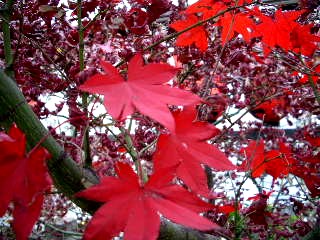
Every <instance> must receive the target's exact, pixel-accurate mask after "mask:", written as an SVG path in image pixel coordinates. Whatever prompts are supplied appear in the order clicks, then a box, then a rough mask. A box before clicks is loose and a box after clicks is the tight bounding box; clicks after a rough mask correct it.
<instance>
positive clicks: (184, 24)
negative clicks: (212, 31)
mask: <svg viewBox="0 0 320 240" xmlns="http://www.w3.org/2000/svg"><path fill="white" fill-rule="evenodd" d="M185 17H186V19H185V20H178V21H175V22H174V23H172V24H170V27H171V28H173V29H174V30H176V31H178V32H179V31H182V30H185V29H186V28H188V27H190V26H192V25H193V24H195V23H197V22H199V19H198V17H196V16H194V15H186V16H185ZM193 43H194V44H195V46H196V47H197V48H198V49H199V50H200V51H202V52H205V51H206V50H207V48H208V37H207V32H206V30H205V28H204V27H203V26H198V27H194V28H192V29H190V30H188V31H187V32H185V33H182V34H181V35H179V37H178V38H177V41H176V46H179V47H186V46H190V45H192V44H193Z"/></svg>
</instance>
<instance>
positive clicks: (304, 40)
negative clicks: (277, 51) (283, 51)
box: [290, 24, 320, 57]
mask: <svg viewBox="0 0 320 240" xmlns="http://www.w3.org/2000/svg"><path fill="white" fill-rule="evenodd" d="M312 26H313V25H311V24H309V25H300V24H298V25H297V26H295V27H294V28H293V29H292V32H291V35H290V40H291V43H292V49H293V51H295V52H297V53H301V54H303V55H305V56H309V57H311V56H312V54H313V53H314V51H315V50H316V49H317V45H316V42H320V37H318V36H315V35H313V34H311V33H310V32H311V28H312Z"/></svg>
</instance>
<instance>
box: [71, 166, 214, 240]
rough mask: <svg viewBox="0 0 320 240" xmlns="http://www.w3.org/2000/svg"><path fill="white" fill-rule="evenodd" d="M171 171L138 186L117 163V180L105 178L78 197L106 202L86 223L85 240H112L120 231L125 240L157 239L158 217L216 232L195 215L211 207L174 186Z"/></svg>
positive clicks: (134, 177)
mask: <svg viewBox="0 0 320 240" xmlns="http://www.w3.org/2000/svg"><path fill="white" fill-rule="evenodd" d="M173 170H174V169H163V170H161V171H158V172H157V171H156V172H155V173H154V174H153V175H152V176H151V177H150V179H149V181H148V182H147V183H145V184H141V183H140V182H139V179H138V176H137V175H136V174H135V173H134V171H133V170H132V168H131V167H130V166H129V165H127V164H123V163H118V164H117V166H116V171H117V175H118V178H115V177H105V178H103V179H102V180H101V183H99V184H98V185H95V186H93V187H91V188H89V189H87V190H84V191H82V192H80V193H78V194H77V196H78V197H84V198H87V199H90V200H94V201H99V202H105V204H103V206H102V207H101V208H100V209H99V210H98V211H97V212H96V213H95V214H94V216H93V218H92V220H91V221H90V222H89V224H88V226H87V228H86V231H85V234H84V239H95V240H100V239H101V240H102V239H103V240H104V239H111V238H113V237H115V236H117V235H118V234H119V233H120V232H121V231H123V232H124V239H128V240H129V239H135V240H140V239H141V240H152V239H156V238H157V236H158V232H159V228H160V216H159V214H161V215H162V216H164V217H166V218H168V219H170V220H171V221H173V222H176V223H179V224H182V225H185V226H187V227H191V228H196V229H199V230H209V229H214V228H218V227H219V226H218V225H216V224H214V223H212V222H210V221H209V220H208V219H205V218H203V217H201V216H199V214H198V213H200V212H204V211H207V210H209V209H210V208H212V205H210V204H208V203H206V202H203V201H202V200H200V199H199V198H197V197H196V196H195V195H193V194H191V193H190V192H188V191H187V190H186V189H184V188H183V187H181V186H178V185H175V184H173V183H172V179H173V177H174V174H173V172H174V171H173Z"/></svg>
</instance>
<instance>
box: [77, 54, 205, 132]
mask: <svg viewBox="0 0 320 240" xmlns="http://www.w3.org/2000/svg"><path fill="white" fill-rule="evenodd" d="M101 65H102V67H103V70H104V72H105V73H104V74H96V75H94V76H92V77H90V78H89V79H88V80H87V81H86V82H85V83H84V84H83V85H81V86H80V89H81V90H83V91H87V92H90V93H98V94H102V95H104V105H105V107H106V109H107V110H108V112H109V113H110V115H111V116H112V117H113V118H116V119H120V120H122V119H124V118H125V117H126V116H128V115H130V114H132V113H134V112H135V110H136V109H137V110H138V111H139V112H140V113H142V114H144V115H147V116H149V117H150V118H152V119H153V120H155V121H158V122H159V123H161V124H162V125H164V126H165V127H167V128H168V129H169V130H173V129H174V127H175V126H174V120H173V117H172V115H171V113H170V111H169V109H168V107H167V104H172V105H188V104H194V103H196V102H198V101H199V100H200V99H199V97H197V96H196V95H193V94H192V93H190V92H187V91H183V90H181V89H178V88H172V87H170V86H165V85H164V83H166V82H168V81H169V80H170V79H172V78H173V77H174V75H175V74H176V73H177V71H178V69H176V68H173V67H171V66H170V65H168V64H159V63H151V64H148V65H145V66H144V65H143V59H142V56H141V55H140V54H137V55H135V56H134V57H133V58H132V59H131V61H130V62H129V66H128V79H127V80H124V79H123V78H122V76H121V75H120V74H119V72H118V70H117V69H116V68H115V67H113V66H112V65H111V64H110V63H108V62H104V61H101Z"/></svg>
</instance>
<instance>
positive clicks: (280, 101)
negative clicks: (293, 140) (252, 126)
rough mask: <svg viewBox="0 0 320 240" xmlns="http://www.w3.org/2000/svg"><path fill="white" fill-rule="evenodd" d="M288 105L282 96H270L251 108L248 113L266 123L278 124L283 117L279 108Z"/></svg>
mask: <svg viewBox="0 0 320 240" xmlns="http://www.w3.org/2000/svg"><path fill="white" fill-rule="evenodd" d="M286 107H288V101H287V100H286V98H284V97H278V98H272V99H270V100H267V101H265V102H263V103H261V104H259V105H258V106H257V107H255V108H254V109H252V110H251V111H250V113H251V114H252V115H253V116H255V117H256V118H259V119H260V120H262V121H263V123H265V124H266V125H271V126H279V122H280V120H281V119H282V118H283V117H284V114H283V113H282V112H281V110H283V109H285V108H286Z"/></svg>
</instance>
